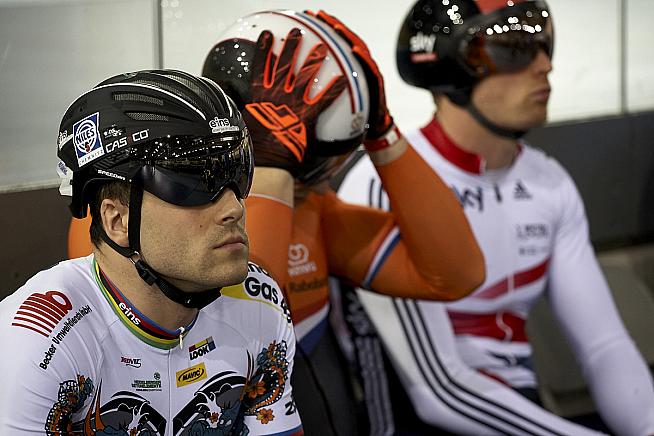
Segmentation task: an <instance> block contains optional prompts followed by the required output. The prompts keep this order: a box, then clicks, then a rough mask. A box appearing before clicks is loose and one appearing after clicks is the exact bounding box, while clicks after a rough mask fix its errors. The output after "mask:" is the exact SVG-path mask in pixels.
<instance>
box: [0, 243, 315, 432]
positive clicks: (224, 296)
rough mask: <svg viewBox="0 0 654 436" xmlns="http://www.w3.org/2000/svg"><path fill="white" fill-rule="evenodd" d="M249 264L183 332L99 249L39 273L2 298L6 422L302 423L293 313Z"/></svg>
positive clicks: (46, 427)
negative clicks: (121, 284)
mask: <svg viewBox="0 0 654 436" xmlns="http://www.w3.org/2000/svg"><path fill="white" fill-rule="evenodd" d="M248 270H249V273H248V276H247V278H246V279H245V281H244V282H243V283H241V284H238V285H234V286H230V287H225V288H223V289H222V290H221V297H220V298H218V299H217V300H216V301H215V302H213V303H212V304H210V305H209V306H207V307H205V308H203V309H202V310H200V311H199V312H198V315H197V317H196V318H195V320H194V321H193V322H192V323H191V324H190V325H189V326H186V327H185V328H184V329H181V328H180V329H178V330H177V331H174V332H173V331H169V330H166V329H164V328H163V327H161V326H158V325H156V324H155V323H154V322H153V321H151V320H149V319H148V318H147V317H145V316H144V315H143V314H141V313H140V312H139V311H138V309H137V308H136V307H134V306H133V305H132V304H131V303H130V302H129V301H128V300H127V299H126V298H125V296H124V295H123V294H122V293H121V292H120V290H118V289H117V288H116V287H115V286H114V285H113V284H112V283H111V281H110V280H109V278H107V277H106V276H105V275H104V273H103V272H102V271H101V269H100V268H99V266H98V264H97V263H96V262H95V260H94V257H93V256H92V255H91V256H89V257H86V258H78V259H74V260H70V261H66V262H61V263H60V264H58V265H56V266H54V267H52V268H51V269H49V270H46V271H42V272H41V273H39V274H37V275H36V276H34V277H33V278H32V279H30V280H29V281H28V282H27V283H26V284H25V285H24V286H22V287H21V288H20V289H19V290H17V291H16V292H15V293H14V294H12V295H10V296H9V297H7V298H6V299H5V300H4V301H2V303H0V343H2V346H3V349H4V352H3V358H2V359H0V374H2V377H3V388H2V390H0V434H3V435H24V434H30V435H32V434H46V435H61V434H66V435H68V434H84V435H98V436H99V435H126V436H127V435H133V434H139V435H152V436H154V435H164V434H166V435H200V434H225V435H226V434H230V435H231V434H234V435H247V434H250V435H254V434H257V435H258V434H268V435H271V434H274V435H296V434H297V435H299V434H302V426H301V423H300V418H299V415H298V413H297V411H296V408H295V404H294V402H293V398H292V392H291V386H290V381H289V380H290V376H291V372H292V366H293V356H294V353H295V336H294V332H293V327H292V324H291V319H290V313H289V311H288V309H287V307H286V305H285V303H284V299H283V296H282V293H281V291H280V289H279V287H278V286H277V284H276V283H275V282H274V280H272V279H271V278H270V277H269V276H268V275H267V273H266V272H265V271H263V270H262V269H261V268H259V267H258V266H256V265H255V264H249V267H248ZM180 335H181V340H180Z"/></svg>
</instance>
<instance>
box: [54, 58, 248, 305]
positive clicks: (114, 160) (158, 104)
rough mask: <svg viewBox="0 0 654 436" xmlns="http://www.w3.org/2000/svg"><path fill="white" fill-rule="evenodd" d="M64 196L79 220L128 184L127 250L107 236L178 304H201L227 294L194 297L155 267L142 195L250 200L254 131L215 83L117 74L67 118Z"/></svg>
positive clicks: (61, 151) (196, 202)
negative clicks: (143, 247)
mask: <svg viewBox="0 0 654 436" xmlns="http://www.w3.org/2000/svg"><path fill="white" fill-rule="evenodd" d="M57 145H58V151H57V155H58V157H59V159H60V162H59V165H58V172H59V175H60V177H61V178H62V186H61V188H60V191H61V193H62V194H63V195H70V196H72V201H71V204H70V209H71V212H72V214H73V216H74V217H76V218H83V217H84V216H86V213H87V207H88V205H89V203H90V202H91V201H93V198H94V197H95V195H96V193H97V191H98V189H99V187H100V186H102V184H104V183H107V182H112V181H123V182H126V183H129V185H130V203H129V213H130V221H129V247H121V246H119V245H117V244H116V243H115V242H114V241H112V240H111V239H110V238H109V237H108V236H107V235H106V233H104V232H102V235H101V236H102V239H103V240H104V242H106V243H107V244H108V245H109V246H111V247H112V248H113V249H114V250H116V251H117V252H118V253H120V254H122V255H123V256H125V257H128V258H130V259H131V260H132V261H133V262H134V264H135V266H136V268H137V270H138V272H139V275H141V277H142V278H143V279H144V280H145V281H146V282H148V284H153V283H156V284H157V285H159V287H160V288H161V290H162V291H163V292H164V294H166V296H168V297H169V298H171V299H172V300H174V301H176V302H178V303H180V304H183V305H185V306H188V307H202V306H204V305H206V304H208V303H209V302H211V301H213V300H214V299H215V298H217V297H218V295H219V292H217V291H216V290H215V289H214V290H208V291H205V292H200V293H195V294H193V295H190V294H187V293H185V292H183V291H181V290H179V289H178V288H176V287H174V286H173V285H172V284H170V283H168V282H167V281H166V280H164V279H162V278H161V277H160V275H159V274H158V273H157V272H156V271H154V270H152V269H151V268H150V267H149V266H148V265H147V263H146V262H145V261H144V260H143V259H142V257H141V254H140V253H139V251H140V215H141V203H142V196H143V191H144V190H145V191H147V192H149V193H151V194H153V195H155V196H157V197H158V198H160V199H161V200H163V201H166V202H168V203H171V204H175V205H178V206H200V205H203V204H208V203H210V202H212V201H214V200H216V199H217V198H218V197H219V196H220V195H221V193H222V192H223V191H224V190H225V189H226V188H229V189H232V190H233V191H234V193H235V194H236V196H237V197H239V198H245V197H246V196H247V194H248V192H249V190H250V185H251V183H252V174H253V168H254V167H253V161H252V149H251V143H250V135H249V133H248V130H247V128H246V126H245V124H244V122H243V119H242V117H241V114H240V112H239V111H238V109H237V108H236V105H235V104H234V102H233V101H232V99H231V98H229V97H228V96H227V95H226V94H225V93H224V92H223V90H222V89H221V88H220V87H219V86H218V85H216V84H215V83H214V82H213V81H211V80H210V79H207V78H204V77H195V76H193V75H190V74H188V73H184V72H182V71H175V70H148V71H139V72H136V73H127V74H121V75H117V76H114V77H111V78H109V79H107V80H105V81H103V82H102V83H100V84H98V85H97V86H96V87H94V88H93V89H91V90H90V91H88V92H86V93H84V94H82V95H81V96H80V97H79V98H77V100H75V101H74V102H73V103H72V104H71V105H70V107H69V108H68V110H67V111H66V113H65V114H64V116H63V119H62V121H61V126H60V129H59V140H58V143H57Z"/></svg>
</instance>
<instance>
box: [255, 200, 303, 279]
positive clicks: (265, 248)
mask: <svg viewBox="0 0 654 436" xmlns="http://www.w3.org/2000/svg"><path fill="white" fill-rule="evenodd" d="M245 210H246V213H245V229H246V230H247V233H248V235H249V240H250V260H252V261H253V262H254V263H256V264H258V265H259V266H261V267H262V268H264V269H265V270H266V271H268V272H269V273H270V275H272V276H273V278H274V279H275V280H276V281H277V283H278V284H279V286H281V287H282V289H283V288H284V287H285V286H286V282H287V277H288V246H289V245H290V243H291V234H292V230H293V209H292V208H291V207H290V206H288V205H286V204H284V203H281V202H279V201H276V200H272V199H270V198H267V197H260V196H257V195H250V196H249V197H248V198H246V199H245Z"/></svg>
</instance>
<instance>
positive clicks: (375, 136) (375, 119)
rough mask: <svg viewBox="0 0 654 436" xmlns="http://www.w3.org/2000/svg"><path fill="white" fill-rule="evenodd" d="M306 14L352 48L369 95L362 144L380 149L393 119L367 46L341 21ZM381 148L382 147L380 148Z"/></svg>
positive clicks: (327, 16)
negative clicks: (368, 111)
mask: <svg viewBox="0 0 654 436" xmlns="http://www.w3.org/2000/svg"><path fill="white" fill-rule="evenodd" d="M305 12H306V13H307V14H309V15H312V16H314V17H316V18H318V19H319V20H321V21H323V22H324V23H326V24H327V25H329V26H330V27H331V28H332V29H334V30H335V31H336V33H338V34H339V35H340V36H341V37H343V39H345V40H346V41H347V42H348V43H349V44H350V46H351V47H352V52H353V53H354V55H355V56H356V57H357V59H358V61H359V63H361V66H362V67H363V71H364V73H365V75H366V82H368V89H369V93H370V114H369V115H368V125H369V127H368V133H367V134H366V140H365V141H364V144H365V145H366V148H368V149H369V150H370V149H371V148H372V149H374V150H371V151H375V150H377V149H380V147H377V146H376V145H377V144H375V143H376V142H377V141H376V140H379V139H380V138H382V137H383V136H385V135H386V134H387V133H388V132H389V131H390V130H391V127H393V118H392V117H391V115H390V113H389V112H388V107H387V106H386V93H385V91H384V78H383V77H382V75H381V72H380V71H379V67H378V66H377V63H376V62H375V60H374V59H373V58H372V55H371V54H370V50H368V46H367V45H366V43H365V42H363V40H362V39H361V38H359V36H357V35H356V34H355V33H354V32H352V30H350V29H349V28H348V27H347V26H346V25H345V24H343V22H342V21H340V20H339V19H338V18H336V17H334V16H333V15H330V14H328V13H327V12H325V11H318V13H317V14H316V13H314V12H311V11H305ZM382 148H383V147H382Z"/></svg>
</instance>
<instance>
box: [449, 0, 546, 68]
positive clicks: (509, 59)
mask: <svg viewBox="0 0 654 436" xmlns="http://www.w3.org/2000/svg"><path fill="white" fill-rule="evenodd" d="M507 11H508V12H507ZM507 11H504V12H503V13H502V14H500V15H497V16H495V15H491V16H490V17H489V19H488V21H486V22H485V23H482V24H479V25H477V26H474V27H473V28H471V29H469V33H468V35H467V37H465V38H464V39H463V40H462V42H461V46H460V47H459V54H460V56H461V61H462V62H463V64H464V65H465V67H466V68H467V69H468V70H469V71H471V73H473V74H474V75H475V76H477V77H484V76H487V75H489V74H492V73H496V72H499V73H508V72H513V71H518V70H521V69H523V68H525V67H527V66H528V65H529V64H530V63H531V62H532V61H533V60H534V58H535V57H536V55H537V54H538V52H539V50H541V49H542V50H544V51H545V53H547V54H548V56H550V57H551V56H552V49H553V44H552V36H551V33H550V32H551V25H550V23H549V12H548V11H547V10H546V9H539V8H533V9H523V10H515V11H514V10H512V9H511V10H507ZM514 12H515V13H514Z"/></svg>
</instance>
